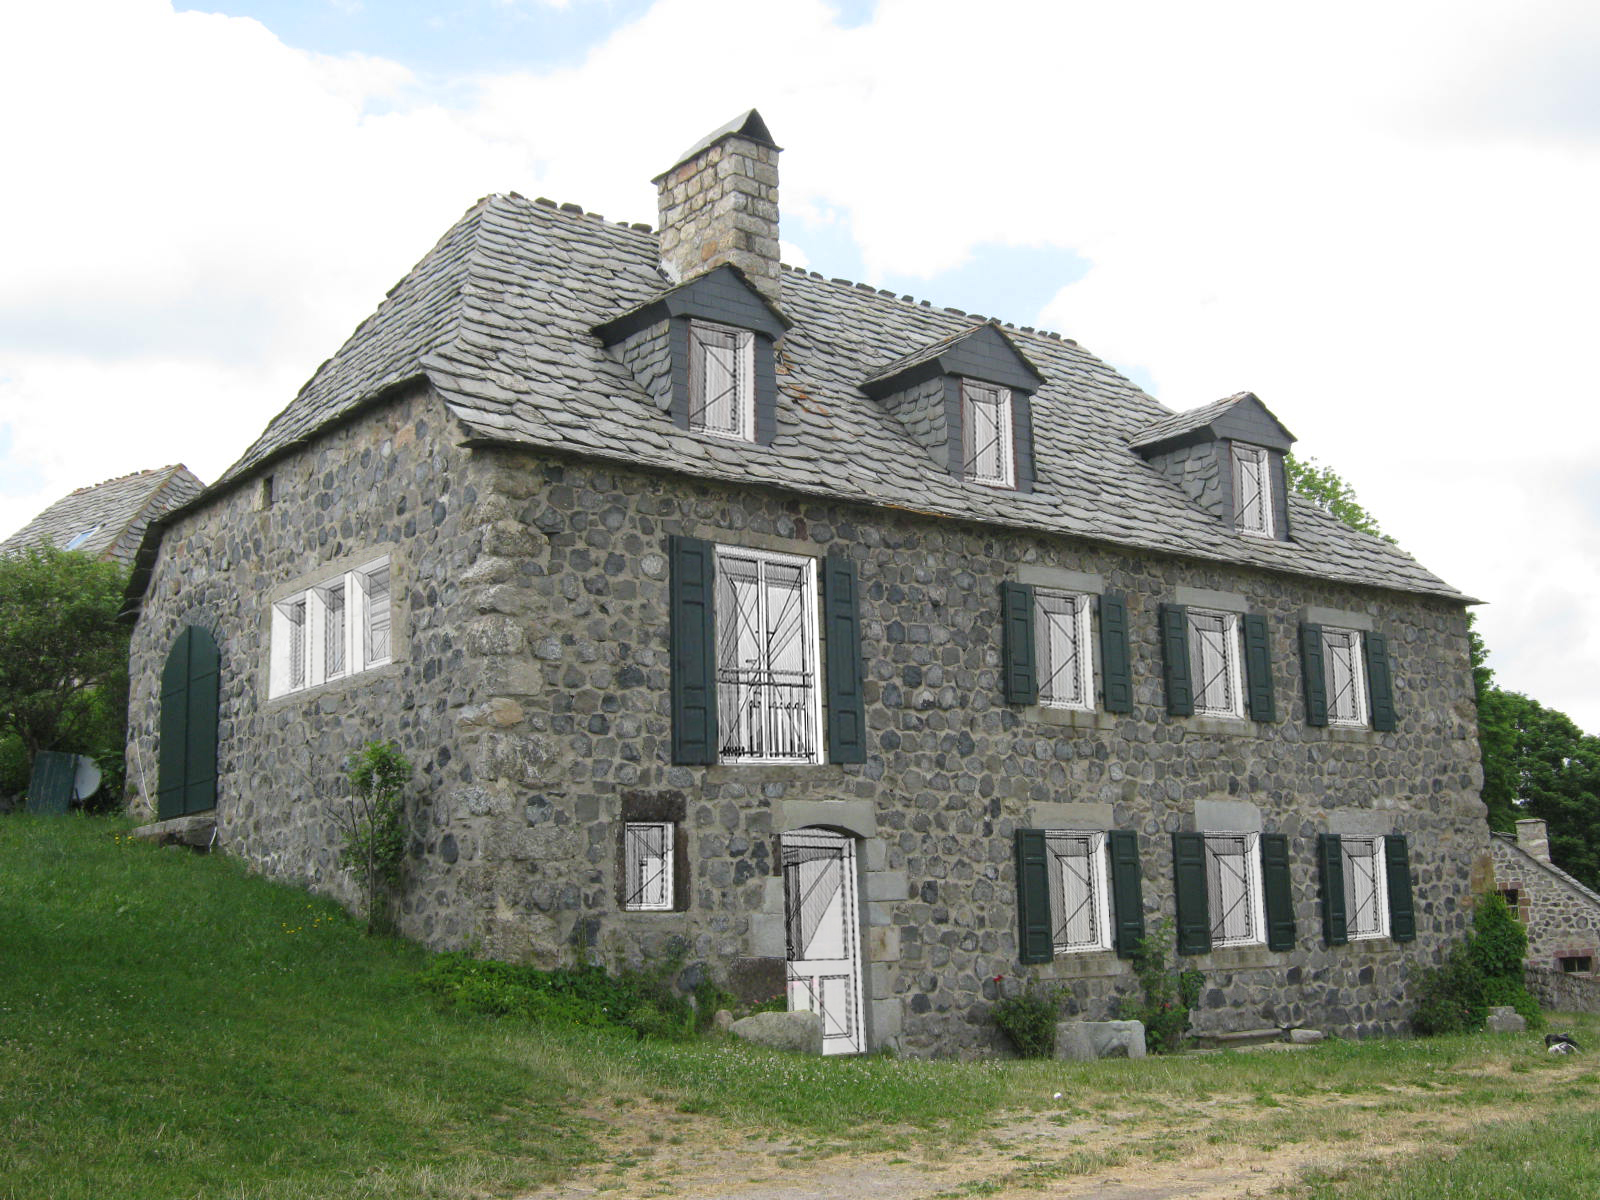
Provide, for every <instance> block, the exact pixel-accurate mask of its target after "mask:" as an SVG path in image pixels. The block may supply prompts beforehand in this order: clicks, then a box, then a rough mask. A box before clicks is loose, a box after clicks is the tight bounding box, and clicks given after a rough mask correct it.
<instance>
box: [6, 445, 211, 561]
mask: <svg viewBox="0 0 1600 1200" xmlns="http://www.w3.org/2000/svg"><path fill="white" fill-rule="evenodd" d="M204 488H205V485H204V484H203V483H201V482H200V480H199V479H198V478H197V477H196V476H195V474H194V472H192V471H190V470H189V468H188V467H186V466H184V465H183V464H182V463H176V464H174V465H172V466H170V467H158V468H156V469H155V470H153V471H138V472H136V473H134V474H132V475H123V476H120V477H119V478H116V479H108V480H106V481H105V482H104V483H97V484H95V485H94V486H92V487H82V488H79V489H78V490H77V491H75V492H73V493H72V494H71V495H68V496H64V497H63V498H62V499H60V500H57V501H56V502H55V503H54V504H52V505H51V506H50V507H49V508H47V509H45V510H44V511H43V512H42V513H40V514H39V515H38V516H37V517H35V518H34V519H33V520H31V521H29V522H28V523H27V524H26V525H24V526H23V527H22V528H21V529H19V530H17V532H16V533H14V534H12V535H11V536H10V537H8V538H7V539H6V540H5V541H3V542H0V554H6V553H9V552H10V551H13V550H22V549H25V548H27V547H29V546H46V545H48V546H55V547H56V548H57V549H62V550H64V549H66V548H67V546H68V545H69V544H70V543H71V542H72V540H73V539H74V538H75V537H77V536H78V535H79V534H84V533H87V534H88V535H89V536H88V537H86V538H84V540H83V541H81V542H80V543H78V545H76V546H74V547H73V549H75V550H81V551H82V552H83V553H85V554H89V555H92V556H94V557H95V558H101V559H107V560H111V561H115V562H119V563H122V564H123V565H124V566H127V565H130V564H131V563H132V562H133V556H134V552H135V551H136V550H138V548H139V541H140V539H141V538H143V537H144V531H145V527H146V526H148V525H149V524H150V522H151V520H152V519H153V518H155V517H158V516H160V515H161V514H163V513H166V512H170V511H171V510H172V509H175V508H177V507H179V506H180V505H183V504H186V503H187V502H189V501H191V500H193V499H194V498H195V497H197V496H199V495H200V493H201V492H202V491H203V490H204Z"/></svg>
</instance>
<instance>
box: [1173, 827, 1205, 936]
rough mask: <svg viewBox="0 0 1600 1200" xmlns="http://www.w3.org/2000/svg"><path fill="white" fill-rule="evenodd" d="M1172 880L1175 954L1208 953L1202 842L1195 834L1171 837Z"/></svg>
mask: <svg viewBox="0 0 1600 1200" xmlns="http://www.w3.org/2000/svg"><path fill="white" fill-rule="evenodd" d="M1172 876H1173V883H1174V888H1175V895H1176V899H1177V906H1178V953H1179V954H1205V953H1206V952H1207V951H1209V950H1210V949H1211V911H1210V907H1209V906H1208V905H1207V903H1206V839H1205V835H1204V834H1199V833H1175V834H1173V835H1172Z"/></svg>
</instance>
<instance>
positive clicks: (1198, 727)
mask: <svg viewBox="0 0 1600 1200" xmlns="http://www.w3.org/2000/svg"><path fill="white" fill-rule="evenodd" d="M1174 719H1175V720H1176V721H1177V722H1178V724H1179V725H1181V726H1182V727H1183V728H1184V730H1185V731H1187V732H1189V733H1203V734H1209V735H1211V736H1212V737H1250V738H1253V737H1260V736H1261V731H1260V728H1259V726H1261V725H1265V724H1269V722H1265V721H1252V720H1250V718H1248V717H1176V718H1174Z"/></svg>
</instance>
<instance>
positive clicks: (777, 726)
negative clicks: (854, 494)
mask: <svg viewBox="0 0 1600 1200" xmlns="http://www.w3.org/2000/svg"><path fill="white" fill-rule="evenodd" d="M715 619H716V638H717V721H718V726H719V729H720V733H721V739H722V744H721V748H720V757H721V758H722V759H723V760H724V761H731V762H816V761H818V754H819V752H820V750H821V748H822V746H821V744H822V739H821V737H820V736H819V730H820V729H821V718H822V713H821V697H820V696H819V694H818V687H817V641H818V631H817V590H816V563H815V561H814V560H812V559H809V558H801V557H796V556H795V555H790V554H770V553H765V552H760V551H754V550H746V549H742V548H732V547H726V546H718V547H717V583H716V614H715Z"/></svg>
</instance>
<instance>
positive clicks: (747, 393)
mask: <svg viewBox="0 0 1600 1200" xmlns="http://www.w3.org/2000/svg"><path fill="white" fill-rule="evenodd" d="M689 428H690V429H697V430H699V431H701V432H702V433H710V434H715V435H716V436H717V437H725V438H734V439H737V440H739V441H744V442H751V441H754V440H755V436H756V435H755V428H756V419H755V334H753V333H751V332H750V331H749V330H748V329H732V328H729V327H728V326H725V325H708V324H706V323H705V322H703V321H691V322H690V324H689Z"/></svg>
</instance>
